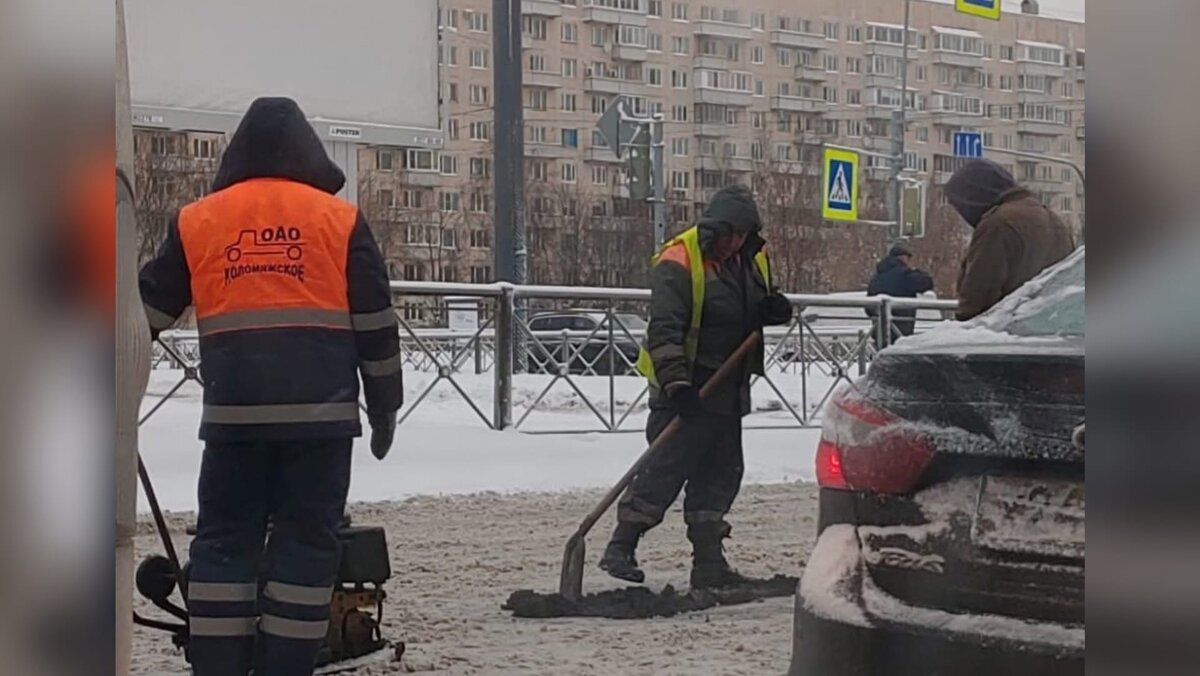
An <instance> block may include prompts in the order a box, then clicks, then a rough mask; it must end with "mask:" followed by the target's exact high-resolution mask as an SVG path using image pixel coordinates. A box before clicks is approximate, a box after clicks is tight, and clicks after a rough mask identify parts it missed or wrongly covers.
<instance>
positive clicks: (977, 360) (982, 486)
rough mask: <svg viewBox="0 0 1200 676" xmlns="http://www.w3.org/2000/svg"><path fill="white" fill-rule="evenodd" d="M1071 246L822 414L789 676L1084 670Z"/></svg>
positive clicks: (893, 355)
mask: <svg viewBox="0 0 1200 676" xmlns="http://www.w3.org/2000/svg"><path fill="white" fill-rule="evenodd" d="M1083 288H1084V255H1083V249H1080V250H1078V251H1076V252H1075V253H1074V254H1072V255H1071V256H1070V257H1069V258H1068V259H1066V260H1064V261H1062V262H1061V263H1059V264H1058V265H1056V266H1054V267H1053V268H1051V269H1050V270H1047V271H1046V272H1044V273H1043V274H1042V275H1040V276H1039V277H1037V278H1036V279H1034V280H1032V281H1030V282H1029V283H1028V284H1026V285H1025V286H1023V287H1021V288H1020V289H1018V290H1017V291H1016V292H1014V293H1013V294H1012V295H1010V296H1009V297H1008V298H1005V299H1004V300H1003V301H1001V302H1000V303H999V304H998V305H997V306H996V307H994V308H992V310H990V311H989V312H988V313H985V314H984V315H981V316H980V317H978V318H976V319H974V320H972V321H970V322H965V323H962V324H957V323H955V324H947V325H945V326H943V327H940V328H938V329H934V330H931V331H929V332H927V333H925V334H924V335H919V336H916V337H913V338H908V339H905V340H904V341H901V342H899V343H898V344H897V345H895V346H894V347H892V348H890V349H888V350H885V351H884V352H882V353H880V354H879V356H878V357H877V358H876V360H875V361H874V362H873V363H872V365H871V368H870V370H869V372H868V373H867V375H866V376H865V377H864V378H863V379H861V380H860V381H859V382H857V383H855V384H854V385H853V386H847V387H846V388H844V389H843V390H842V391H841V392H839V393H838V394H837V395H836V396H835V398H834V400H833V401H832V402H831V404H830V406H829V408H828V409H827V410H826V413H825V420H824V425H823V430H822V436H821V441H820V445H819V448H818V451H817V467H816V470H817V480H818V483H819V484H820V502H819V505H820V516H819V519H818V530H819V536H818V539H817V544H816V546H815V548H814V550H813V552H812V555H811V558H810V560H809V562H808V565H807V566H806V568H805V571H804V575H803V577H802V579H801V582H800V585H799V589H798V591H797V595H796V610H795V624H794V642H793V649H792V663H791V669H790V671H789V674H791V675H792V676H850V675H854V676H873V675H886V676H907V675H910V674H911V675H914V676H915V675H917V674H919V675H921V676H937V675H945V676H950V675H954V676H961V675H963V674H969V675H970V676H980V675H987V674H1006V675H1020V676H1029V675H1032V674H1054V675H1056V676H1062V675H1073V674H1083V664H1084V662H1083V649H1084V503H1085V493H1084V484H1083V479H1084V452H1083V442H1082V439H1083V435H1082V434H1081V431H1082V427H1081V426H1082V425H1083V423H1084V345H1083V317H1084V306H1083V295H1084V294H1083Z"/></svg>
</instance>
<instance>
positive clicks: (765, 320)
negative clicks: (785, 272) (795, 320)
mask: <svg viewBox="0 0 1200 676" xmlns="http://www.w3.org/2000/svg"><path fill="white" fill-rule="evenodd" d="M758 311H759V318H760V320H761V321H762V325H763V326H780V325H783V324H787V323H788V322H790V321H792V303H791V302H790V301H789V300H788V299H787V298H786V297H784V295H783V294H782V293H780V292H778V291H774V292H772V293H771V294H770V295H769V296H767V297H766V298H764V299H763V300H762V303H760V304H759V306H758Z"/></svg>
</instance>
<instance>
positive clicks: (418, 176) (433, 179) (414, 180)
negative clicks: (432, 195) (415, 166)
mask: <svg viewBox="0 0 1200 676" xmlns="http://www.w3.org/2000/svg"><path fill="white" fill-rule="evenodd" d="M400 182H401V183H403V184H404V185H406V186H416V187H421V188H436V187H438V186H440V185H442V175H441V174H439V173H438V172H436V171H411V170H410V171H406V172H404V175H403V176H402V177H401V179H400Z"/></svg>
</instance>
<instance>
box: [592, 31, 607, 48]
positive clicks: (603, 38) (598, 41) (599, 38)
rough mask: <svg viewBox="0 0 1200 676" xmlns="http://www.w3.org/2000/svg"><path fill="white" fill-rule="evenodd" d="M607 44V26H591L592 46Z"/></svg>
mask: <svg viewBox="0 0 1200 676" xmlns="http://www.w3.org/2000/svg"><path fill="white" fill-rule="evenodd" d="M607 44H608V27H606V26H592V46H593V47H604V46H605V45H607Z"/></svg>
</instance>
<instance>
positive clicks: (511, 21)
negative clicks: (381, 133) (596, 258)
mask: <svg viewBox="0 0 1200 676" xmlns="http://www.w3.org/2000/svg"><path fill="white" fill-rule="evenodd" d="M492 17H493V24H492V62H493V63H492V68H493V71H492V83H493V85H494V87H493V88H494V89H495V94H496V98H495V100H494V102H493V103H494V110H495V153H496V154H495V167H494V171H495V172H496V175H495V190H496V199H495V200H494V203H495V231H496V237H495V240H496V241H495V247H496V248H495V262H496V271H495V275H496V279H497V280H499V281H502V282H510V283H512V284H524V283H525V253H526V252H525V194H524V192H525V191H524V188H525V118H524V102H523V101H522V99H521V95H522V80H523V74H522V71H521V66H522V63H521V2H520V0H492Z"/></svg>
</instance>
